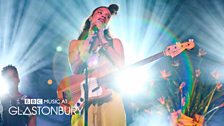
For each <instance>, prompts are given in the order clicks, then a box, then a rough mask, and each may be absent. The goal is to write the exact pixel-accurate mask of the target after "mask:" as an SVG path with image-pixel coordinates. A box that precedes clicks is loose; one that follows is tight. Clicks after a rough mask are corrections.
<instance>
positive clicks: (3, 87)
mask: <svg viewBox="0 0 224 126" xmlns="http://www.w3.org/2000/svg"><path fill="white" fill-rule="evenodd" d="M0 87H1V88H0V96H4V95H5V94H8V93H9V87H8V85H7V83H6V82H5V80H4V79H2V78H0Z"/></svg>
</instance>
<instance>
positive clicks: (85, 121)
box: [83, 28, 98, 126]
mask: <svg viewBox="0 0 224 126" xmlns="http://www.w3.org/2000/svg"><path fill="white" fill-rule="evenodd" d="M97 32H98V29H97V28H95V29H94V34H95V35H96V34H97ZM96 38H97V37H96V36H94V37H93V38H92V41H91V42H90V44H91V45H90V48H89V53H91V52H92V49H93V47H94V45H95V41H96ZM84 71H85V84H84V85H83V87H84V94H85V95H84V97H85V98H84V101H85V102H84V103H85V105H84V126H88V108H89V87H88V64H87V61H86V62H85V63H84Z"/></svg>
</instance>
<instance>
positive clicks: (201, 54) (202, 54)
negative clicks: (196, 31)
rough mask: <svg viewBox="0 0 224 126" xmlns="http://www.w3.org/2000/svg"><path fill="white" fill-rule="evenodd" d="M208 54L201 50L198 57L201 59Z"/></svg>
mask: <svg viewBox="0 0 224 126" xmlns="http://www.w3.org/2000/svg"><path fill="white" fill-rule="evenodd" d="M206 54H207V52H206V51H205V50H204V49H201V48H200V49H199V51H198V56H199V57H202V56H205V55H206Z"/></svg>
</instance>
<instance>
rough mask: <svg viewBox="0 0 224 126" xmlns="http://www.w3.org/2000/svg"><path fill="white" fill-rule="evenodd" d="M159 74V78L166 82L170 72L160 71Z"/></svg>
mask: <svg viewBox="0 0 224 126" xmlns="http://www.w3.org/2000/svg"><path fill="white" fill-rule="evenodd" d="M160 73H161V77H162V78H163V79H165V80H168V77H169V76H171V74H170V72H168V71H166V70H162V71H160Z"/></svg>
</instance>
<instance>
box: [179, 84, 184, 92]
mask: <svg viewBox="0 0 224 126" xmlns="http://www.w3.org/2000/svg"><path fill="white" fill-rule="evenodd" d="M185 85H186V83H185V82H182V83H181V84H180V87H179V91H180V92H182V89H183V88H184V86H185Z"/></svg>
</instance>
